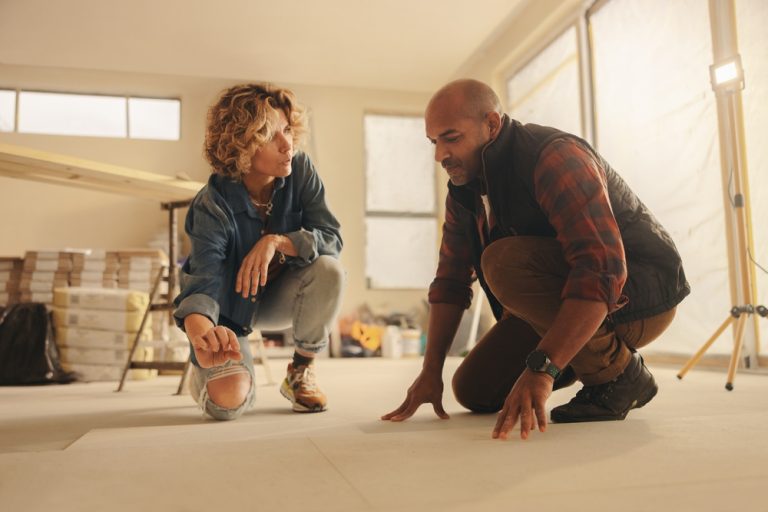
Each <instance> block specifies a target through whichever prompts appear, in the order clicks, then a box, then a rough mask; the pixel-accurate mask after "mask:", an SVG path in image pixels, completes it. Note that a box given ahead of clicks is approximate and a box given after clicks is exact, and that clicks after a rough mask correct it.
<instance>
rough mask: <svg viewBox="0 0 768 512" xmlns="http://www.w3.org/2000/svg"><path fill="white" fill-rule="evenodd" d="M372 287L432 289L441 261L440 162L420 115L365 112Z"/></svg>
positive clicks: (368, 272)
mask: <svg viewBox="0 0 768 512" xmlns="http://www.w3.org/2000/svg"><path fill="white" fill-rule="evenodd" d="M364 130H365V151H366V192H365V194H366V219H365V220H366V222H365V225H366V250H365V273H366V279H367V282H368V286H369V288H386V289H393V288H404V289H408V288H414V289H419V288H427V287H428V286H429V283H430V282H431V281H432V279H433V278H434V274H435V268H436V262H437V218H436V198H435V195H436V191H435V166H434V162H433V160H432V147H431V146H430V144H429V141H428V140H427V138H426V136H425V129H424V120H423V119H422V118H421V117H415V116H413V117H406V116H389V115H366V116H365V119H364Z"/></svg>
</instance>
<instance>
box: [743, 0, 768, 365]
mask: <svg viewBox="0 0 768 512" xmlns="http://www.w3.org/2000/svg"><path fill="white" fill-rule="evenodd" d="M766 25H768V2H766V1H765V0H737V2H736V26H737V30H738V34H739V51H740V52H741V60H742V64H743V66H744V91H743V94H742V99H743V102H744V131H745V137H746V144H747V167H748V176H749V193H750V207H751V209H752V236H753V237H754V247H753V251H752V256H753V257H754V259H755V260H756V261H757V262H758V263H759V264H760V265H761V266H762V267H763V268H768V229H766V227H765V219H768V144H766V143H765V140H766V137H768V32H766V30H765V27H766ZM756 278H757V299H758V304H763V305H766V306H768V275H766V274H765V272H763V271H762V270H760V269H759V268H758V269H757V272H756ZM760 333H761V345H760V346H761V352H762V353H765V352H766V351H768V323H766V322H762V323H761V325H760Z"/></svg>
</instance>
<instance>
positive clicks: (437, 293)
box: [428, 195, 476, 309]
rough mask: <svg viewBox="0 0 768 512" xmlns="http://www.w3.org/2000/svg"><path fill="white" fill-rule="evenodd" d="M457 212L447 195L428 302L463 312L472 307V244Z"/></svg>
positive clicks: (473, 272)
mask: <svg viewBox="0 0 768 512" xmlns="http://www.w3.org/2000/svg"><path fill="white" fill-rule="evenodd" d="M459 208H461V206H459V205H458V204H457V203H456V201H454V199H453V198H452V197H451V196H450V195H448V198H447V199H446V202H445V223H444V224H443V238H442V241H441V242H440V257H439V260H438V263H437V273H436V275H435V279H434V280H433V281H432V284H431V285H430V287H429V295H428V298H429V303H430V304H435V303H448V304H457V305H459V306H462V307H463V308H465V309H466V308H468V307H469V306H470V304H471V303H472V283H473V282H474V280H475V279H476V276H475V270H474V264H473V262H472V243H471V240H469V239H468V238H467V233H466V230H465V228H464V227H463V226H462V225H461V221H460V218H461V216H462V215H461V213H460V212H459Z"/></svg>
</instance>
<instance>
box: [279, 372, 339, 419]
mask: <svg viewBox="0 0 768 512" xmlns="http://www.w3.org/2000/svg"><path fill="white" fill-rule="evenodd" d="M280 394H282V395H283V396H284V397H285V398H287V399H288V400H290V401H291V403H292V404H293V410H294V411H296V412H322V411H324V410H325V409H326V407H327V404H328V400H327V399H326V398H325V393H323V392H322V391H320V389H318V387H317V383H316V382H315V371H314V370H313V369H312V366H298V367H296V368H294V367H293V363H288V374H287V375H286V376H285V379H284V380H283V383H282V385H281V386H280Z"/></svg>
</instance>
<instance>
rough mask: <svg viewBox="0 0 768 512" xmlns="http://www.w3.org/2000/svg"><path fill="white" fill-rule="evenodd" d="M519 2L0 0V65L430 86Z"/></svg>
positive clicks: (391, 86)
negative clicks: (53, 0)
mask: <svg viewBox="0 0 768 512" xmlns="http://www.w3.org/2000/svg"><path fill="white" fill-rule="evenodd" d="M526 1H527V0H474V1H467V0H278V1H272V2H265V1H262V0H218V1H216V2H214V1H212V0H208V1H205V0H66V1H55V2H52V1H50V0H0V63H3V64H16V65H30V66H51V67H63V68H79V69H97V70H112V71H129V72H139V73H160V74H172V75H187V76H198V77H216V78H226V79H254V80H270V81H275V82H283V83H291V84H314V85H331V86H351V87H364V88H376V89H395V90H404V91H431V90H434V89H435V88H437V87H439V86H440V85H442V83H444V82H445V81H447V80H450V79H451V78H453V77H454V73H456V71H457V70H458V69H459V68H460V67H461V66H462V65H463V64H464V63H465V62H466V61H467V60H468V59H470V58H471V57H472V55H473V54H475V52H478V51H479V50H480V49H481V48H482V46H483V45H484V44H485V43H487V42H488V41H490V40H492V39H493V38H495V37H497V36H498V35H499V31H500V27H503V26H506V25H507V24H508V23H509V21H510V19H512V17H514V16H515V15H516V14H517V12H518V11H519V10H520V9H521V8H522V6H523V4H524V3H525V2H526Z"/></svg>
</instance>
